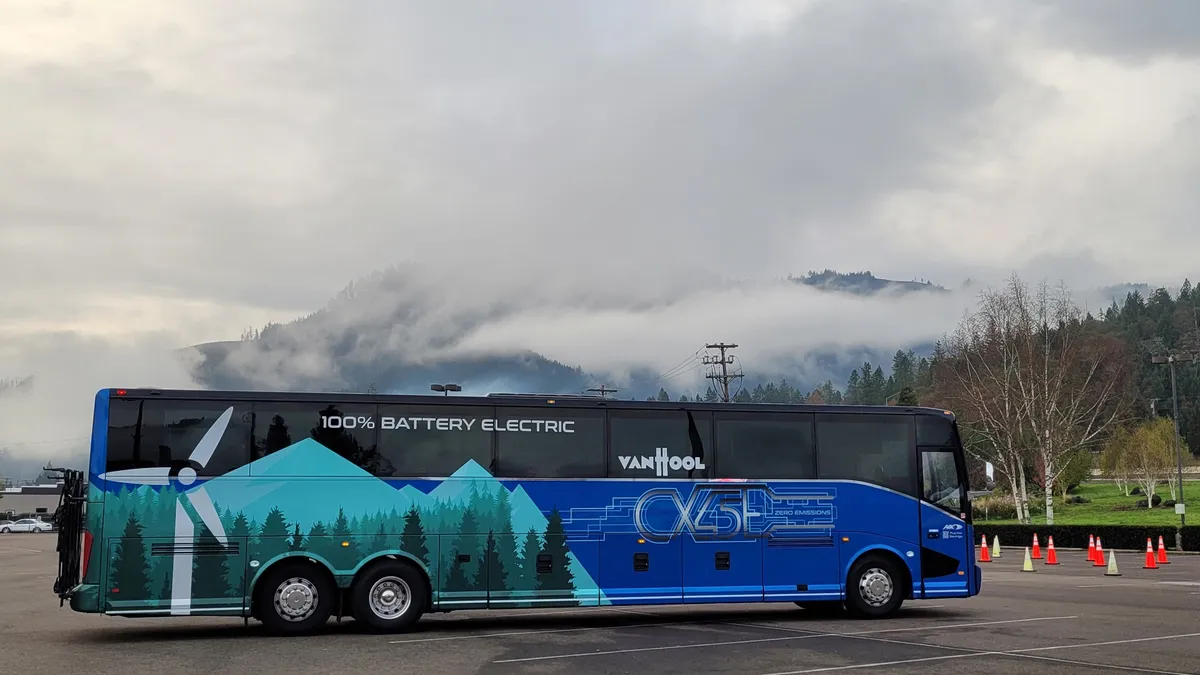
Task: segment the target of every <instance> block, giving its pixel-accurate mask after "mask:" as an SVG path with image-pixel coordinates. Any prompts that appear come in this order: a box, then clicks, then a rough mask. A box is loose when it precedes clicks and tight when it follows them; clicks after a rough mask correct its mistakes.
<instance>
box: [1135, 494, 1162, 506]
mask: <svg viewBox="0 0 1200 675" xmlns="http://www.w3.org/2000/svg"><path fill="white" fill-rule="evenodd" d="M1150 501H1151V502H1153V503H1154V505H1155V506H1158V505H1159V504H1161V503H1162V497H1160V496H1158V495H1154V496H1153V497H1151V498H1150ZM1137 507H1138V508H1139V509H1144V508H1146V500H1145V499H1139V500H1138V503H1137Z"/></svg>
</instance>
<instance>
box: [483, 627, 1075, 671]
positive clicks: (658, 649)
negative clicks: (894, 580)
mask: <svg viewBox="0 0 1200 675" xmlns="http://www.w3.org/2000/svg"><path fill="white" fill-rule="evenodd" d="M1078 618H1079V617H1078V616H1043V617H1035V618H1030V619H1007V620H1004V621H979V622H973V623H958V624H938V625H932V626H913V627H909V628H884V629H879V630H868V631H858V632H855V633H810V634H804V635H788V636H783V637H771V638H751V639H746V640H722V641H720V642H702V643H700V644H676V645H661V646H658V647H635V648H630V649H611V650H607V651H597V652H576V653H571V654H553V655H550V656H528V657H525V658H519V659H502V660H499V661H493V662H492V663H525V662H528V661H552V660H556V659H575V658H582V657H585V656H604V655H609V654H635V653H640V652H661V651H668V650H674V649H700V648H703V647H727V646H732V645H749V644H760V643H764V642H788V641H796V640H811V639H813V638H821V637H845V636H848V635H879V634H883V633H904V632H916V631H925V630H949V629H954V628H972V627H975V626H997V625H1001V624H1010V623H1028V622H1031V621H1064V620H1067V619H1078Z"/></svg>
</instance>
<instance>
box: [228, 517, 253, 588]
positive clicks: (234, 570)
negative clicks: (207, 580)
mask: <svg viewBox="0 0 1200 675" xmlns="http://www.w3.org/2000/svg"><path fill="white" fill-rule="evenodd" d="M229 537H230V541H236V542H238V543H240V544H241V545H242V546H245V545H246V544H247V542H249V541H250V521H248V520H247V519H246V514H245V513H242V512H241V511H238V513H237V516H235V517H234V519H233V527H232V528H230V529H229ZM245 572H246V570H245V569H243V568H242V567H241V566H238V565H235V566H233V567H230V568H229V575H228V577H226V579H227V580H228V582H229V588H230V589H231V590H232V592H233V595H235V596H236V595H241V593H242V582H243V581H245V576H246V575H245Z"/></svg>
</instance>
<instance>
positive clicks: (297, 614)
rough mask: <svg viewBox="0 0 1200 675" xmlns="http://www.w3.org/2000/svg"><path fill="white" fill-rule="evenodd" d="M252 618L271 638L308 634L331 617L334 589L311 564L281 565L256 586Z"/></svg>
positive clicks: (334, 598) (325, 573) (320, 571)
mask: <svg viewBox="0 0 1200 675" xmlns="http://www.w3.org/2000/svg"><path fill="white" fill-rule="evenodd" d="M257 593H258V597H257V598H256V602H255V605H256V606H255V615H256V616H257V618H258V620H259V621H261V622H262V623H263V625H264V626H266V628H267V632H269V633H272V634H274V635H302V634H304V633H311V632H312V631H315V630H316V629H317V628H319V627H320V626H323V625H324V624H325V622H327V621H328V620H329V617H330V616H331V615H332V614H333V608H334V604H335V602H336V595H337V586H336V585H335V584H334V583H333V579H332V578H331V577H330V575H329V573H328V572H326V571H325V570H324V569H321V568H319V567H317V565H315V564H313V563H302V562H282V563H279V564H277V565H275V566H273V567H272V568H271V569H270V570H267V573H266V575H264V577H263V579H262V580H261V581H260V582H259V583H258V591H257Z"/></svg>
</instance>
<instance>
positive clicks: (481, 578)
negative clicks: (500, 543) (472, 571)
mask: <svg viewBox="0 0 1200 675" xmlns="http://www.w3.org/2000/svg"><path fill="white" fill-rule="evenodd" d="M475 588H478V589H481V590H482V589H485V588H486V589H488V590H489V591H507V590H512V586H511V585H510V584H509V580H508V571H507V570H506V569H505V567H504V562H503V561H502V560H500V553H499V551H498V550H497V548H496V537H495V535H494V533H492V532H488V538H487V546H486V547H485V549H484V554H483V558H482V559H481V560H480V561H479V573H478V575H477V576H476V577H475Z"/></svg>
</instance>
